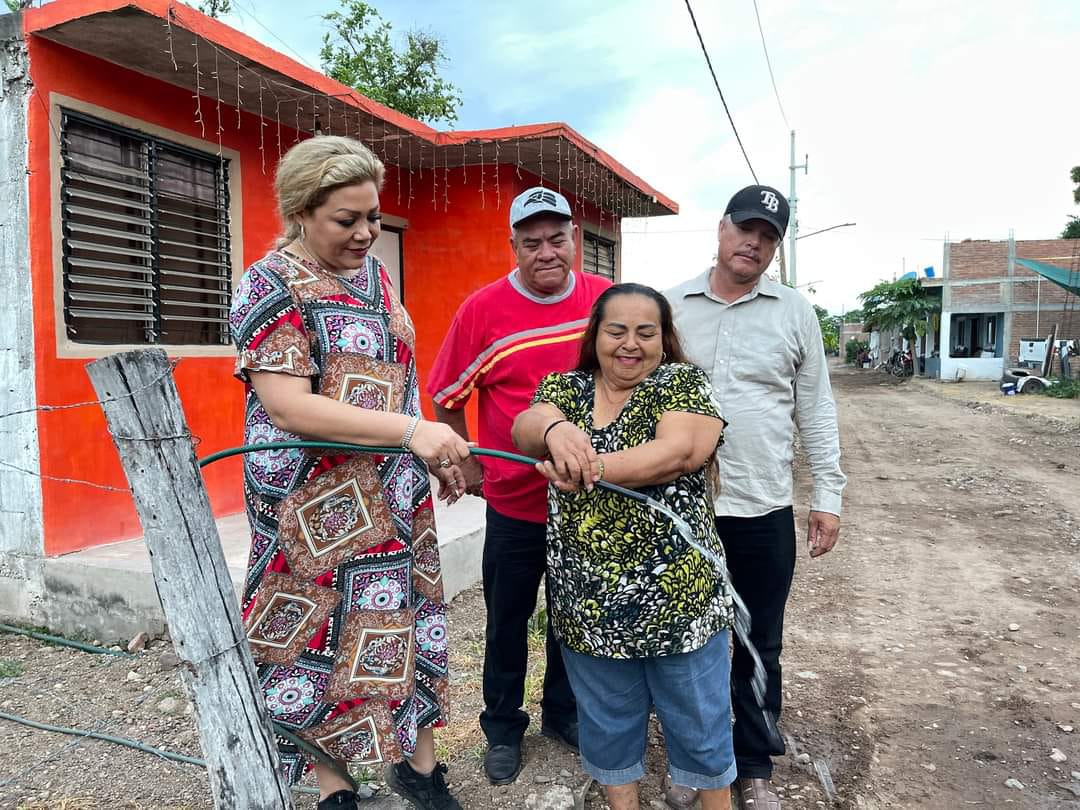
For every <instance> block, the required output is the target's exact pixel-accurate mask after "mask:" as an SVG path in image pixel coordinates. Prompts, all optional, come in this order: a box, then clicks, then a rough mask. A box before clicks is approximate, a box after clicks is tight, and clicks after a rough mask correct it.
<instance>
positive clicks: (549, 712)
mask: <svg viewBox="0 0 1080 810" xmlns="http://www.w3.org/2000/svg"><path fill="white" fill-rule="evenodd" d="M546 552H547V527H546V526H545V525H544V524H543V523H533V522H531V521H527V520H516V519H515V518H511V517H507V516H506V515H501V514H499V513H498V512H496V511H495V510H494V509H492V508H491V507H490V506H489V507H488V509H487V531H486V533H485V536H484V563H483V575H484V604H485V605H486V606H487V641H486V643H485V645H484V711H483V712H481V713H480V727H481V728H482V729H483V730H484V734H485V735H486V736H487V739H488V744H489V745H493V746H494V745H512V744H516V743H518V742H520V741H521V738H522V737H524V736H525V729H526V728H528V726H529V715H528V714H527V713H526V712H524V711H523V710H522V708H521V707H522V704H523V703H524V702H525V669H526V666H527V664H528V657H529V642H528V623H529V617H531V616H532V614H533V611H534V610H535V609H536V595H537V592H538V591H539V588H540V577H541V576H543V574H544V570H545V569H546V568H547V557H546ZM544 587H545V591H544V592H545V593H549V591H548V590H547V585H546V580H545V586H544ZM546 653H547V669H546V670H545V672H544V695H543V699H542V700H541V708H542V710H543V715H544V719H545V721H547V722H549V723H551V724H553V725H556V726H561V725H563V724H564V723H567V722H569V721H571V720H576V719H577V703H576V702H575V700H574V693H573V691H571V689H570V681H569V680H568V679H567V677H566V668H565V666H564V665H563V660H562V654H561V653H560V651H559V644H558V642H557V641H556V640H555V636H554V634H553V633H552V631H551V618H550V615H549V617H548V626H547V642H546Z"/></svg>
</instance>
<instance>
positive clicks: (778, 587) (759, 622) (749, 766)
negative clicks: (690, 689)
mask: <svg viewBox="0 0 1080 810" xmlns="http://www.w3.org/2000/svg"><path fill="white" fill-rule="evenodd" d="M716 530H717V532H718V533H719V535H720V540H721V542H723V544H724V554H725V555H726V556H727V564H728V570H729V572H730V573H731V581H732V585H734V587H735V590H736V591H737V592H738V594H739V595H740V596H741V597H742V598H743V600H744V601H745V602H746V607H747V608H748V609H749V611H750V641H751V642H752V643H753V645H754V646H755V647H756V648H757V651H758V654H759V655H760V656H761V660H762V663H764V664H765V675H766V678H767V679H768V680H767V683H766V687H765V706H766V708H767V709H769V711H770V712H772V713H773V716H774V717H775V718H776V719H777V720H779V719H780V708H781V701H782V696H783V691H782V682H781V673H780V651H781V649H783V646H784V645H783V641H784V607H785V606H786V604H787V598H788V593H789V592H790V590H791V579H792V577H793V575H794V574H795V514H794V510H793V509H792V508H791V507H790V506H789V507H787V508H785V509H777V510H776V511H775V512H770V513H769V514H767V515H761V516H760V517H752V518H741V517H718V518H717V519H716ZM753 674H754V662H753V660H752V659H751V658H750V655H749V653H747V651H746V648H745V647H743V645H742V644H740V643H739V642H738V640H736V641H735V652H734V655H733V656H732V659H731V704H732V709H733V712H734V715H735V729H734V743H735V764H736V766H737V767H738V770H739V778H741V779H759V778H765V779H768V778H770V777H771V776H772V757H774V756H780V755H782V754H783V753H784V744H783V741H782V740H775V741H774V740H772V739H771V738H770V735H769V733H768V728H767V726H766V725H765V719H764V717H763V716H762V713H761V708H760V707H759V706H758V705H757V701H756V700H754V690H753V688H752V687H751V685H750V681H751V677H752V676H753Z"/></svg>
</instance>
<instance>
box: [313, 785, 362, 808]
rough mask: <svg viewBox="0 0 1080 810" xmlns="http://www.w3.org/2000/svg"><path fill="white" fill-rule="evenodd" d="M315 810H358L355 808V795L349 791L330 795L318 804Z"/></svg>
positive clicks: (340, 791)
mask: <svg viewBox="0 0 1080 810" xmlns="http://www.w3.org/2000/svg"><path fill="white" fill-rule="evenodd" d="M317 810H359V808H358V807H357V806H356V794H355V793H353V792H352V791H351V790H339V791H338V792H337V793H331V794H330V795H329V796H327V797H326V798H325V799H323V800H322V801H320V802H319V805H318V808H317Z"/></svg>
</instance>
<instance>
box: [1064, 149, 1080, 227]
mask: <svg viewBox="0 0 1080 810" xmlns="http://www.w3.org/2000/svg"><path fill="white" fill-rule="evenodd" d="M1069 177H1070V178H1071V179H1072V181H1073V182H1074V183H1076V188H1074V189H1073V202H1074V203H1076V204H1077V205H1080V166H1073V167H1072V171H1071V172H1069ZM1061 238H1062V239H1080V218H1078V217H1074V216H1072V215H1070V216H1069V222H1068V224H1067V225H1066V226H1065V230H1063V231H1062V232H1061Z"/></svg>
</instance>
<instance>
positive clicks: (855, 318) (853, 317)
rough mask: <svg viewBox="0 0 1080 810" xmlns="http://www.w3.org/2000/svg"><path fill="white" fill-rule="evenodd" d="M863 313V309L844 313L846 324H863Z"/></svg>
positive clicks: (857, 308) (858, 308) (859, 308)
mask: <svg viewBox="0 0 1080 810" xmlns="http://www.w3.org/2000/svg"><path fill="white" fill-rule="evenodd" d="M862 319H863V311H862V308H861V307H856V308H855V309H849V310H847V311H846V312H845V313H844V323H862Z"/></svg>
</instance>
